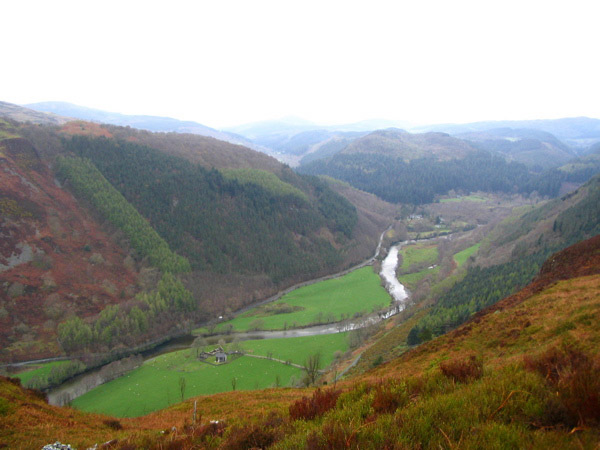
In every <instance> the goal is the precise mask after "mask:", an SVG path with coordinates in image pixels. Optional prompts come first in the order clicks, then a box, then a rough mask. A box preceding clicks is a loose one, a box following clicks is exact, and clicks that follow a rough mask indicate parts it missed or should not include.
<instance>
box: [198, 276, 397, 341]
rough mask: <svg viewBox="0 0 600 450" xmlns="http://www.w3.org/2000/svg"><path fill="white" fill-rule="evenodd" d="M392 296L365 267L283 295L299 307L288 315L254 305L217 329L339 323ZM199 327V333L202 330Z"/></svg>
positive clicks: (286, 301) (285, 299)
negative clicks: (268, 312) (272, 312)
mask: <svg viewBox="0 0 600 450" xmlns="http://www.w3.org/2000/svg"><path fill="white" fill-rule="evenodd" d="M390 301H391V298H390V296H389V294H388V293H387V291H386V290H385V288H384V287H383V286H381V280H380V278H379V275H377V274H376V273H374V272H373V269H372V268H371V267H363V268H362V269H358V270H355V271H353V272H351V273H349V274H347V275H344V276H343V277H340V278H336V279H333V280H326V281H321V282H319V283H315V284H312V285H310V286H305V287H302V288H300V289H296V290H295V291H293V292H290V293H289V294H287V295H285V296H283V297H282V298H281V299H279V300H278V301H277V302H275V304H277V303H286V304H288V305H291V306H292V307H298V308H301V309H300V310H297V311H294V312H291V313H288V314H273V315H265V314H262V313H261V311H265V309H264V308H262V309H261V308H260V307H259V308H254V309H252V310H250V311H248V312H246V313H245V314H243V315H241V316H238V317H236V318H235V319H233V320H231V321H229V322H226V323H223V324H221V325H220V326H219V327H218V328H217V330H218V329H223V328H224V327H226V326H228V325H231V326H233V329H234V330H236V331H247V330H250V329H254V328H256V325H257V322H256V321H257V320H258V321H261V322H262V323H261V326H260V329H263V330H283V329H286V328H295V327H301V326H306V325H310V324H313V323H318V322H321V323H325V322H327V321H328V319H329V322H337V321H340V320H343V318H345V317H352V316H353V315H354V314H356V313H360V312H366V313H369V312H371V311H372V310H373V309H374V308H376V309H380V308H383V307H385V306H388V305H389V304H390ZM201 331H202V330H201V329H200V330H197V331H196V332H201Z"/></svg>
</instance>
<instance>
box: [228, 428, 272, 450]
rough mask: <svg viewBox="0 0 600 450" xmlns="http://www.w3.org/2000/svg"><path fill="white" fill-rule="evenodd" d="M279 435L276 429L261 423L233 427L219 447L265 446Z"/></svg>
mask: <svg viewBox="0 0 600 450" xmlns="http://www.w3.org/2000/svg"><path fill="white" fill-rule="evenodd" d="M280 437H281V436H280V433H278V431H277V430H276V429H273V428H269V427H264V426H262V425H261V424H253V425H246V426H243V427H235V428H233V429H232V430H231V432H230V433H229V436H227V440H226V441H225V443H224V444H223V446H222V447H221V448H224V449H232V450H234V449H235V450H238V449H251V448H267V447H269V446H271V445H272V444H273V443H275V442H276V441H277V440H278V439H279V438H280Z"/></svg>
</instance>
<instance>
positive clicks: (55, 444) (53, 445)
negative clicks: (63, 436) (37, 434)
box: [42, 441, 75, 450]
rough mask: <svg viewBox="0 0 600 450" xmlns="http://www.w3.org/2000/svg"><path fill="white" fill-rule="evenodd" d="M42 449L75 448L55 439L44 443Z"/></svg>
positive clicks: (61, 449)
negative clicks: (51, 442) (50, 442)
mask: <svg viewBox="0 0 600 450" xmlns="http://www.w3.org/2000/svg"><path fill="white" fill-rule="evenodd" d="M42 450H75V449H74V448H73V447H71V446H70V445H69V444H61V443H60V442H58V441H56V442H55V443H54V444H48V445H44V447H43V448H42Z"/></svg>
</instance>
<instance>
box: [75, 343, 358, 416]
mask: <svg viewBox="0 0 600 450" xmlns="http://www.w3.org/2000/svg"><path fill="white" fill-rule="evenodd" d="M235 345H239V347H241V348H242V349H243V351H244V352H247V353H249V354H253V355H259V356H269V354H271V356H272V357H273V358H276V359H281V360H284V361H290V362H292V363H296V364H303V363H304V361H305V360H306V359H307V358H308V356H310V355H313V354H315V353H317V352H318V353H320V355H321V367H322V368H325V367H326V366H327V365H329V364H331V362H332V361H333V358H334V354H335V352H336V351H341V352H345V351H346V350H347V349H348V341H347V333H337V334H333V335H323V336H308V337H299V338H282V339H263V340H255V341H244V342H239V343H238V344H235ZM212 348H214V346H212ZM195 355H196V349H187V350H180V351H176V352H171V353H167V354H164V355H160V356H157V357H155V358H152V359H149V360H148V361H146V362H145V363H144V364H143V365H142V366H141V367H139V368H137V369H135V370H133V371H131V372H129V373H128V374H127V375H124V376H122V377H120V378H117V379H116V380H113V381H110V382H108V383H106V384H103V385H101V386H98V387H97V388H95V389H93V390H92V391H90V392H88V393H87V394H84V395H82V396H81V397H78V398H76V399H75V400H74V401H73V406H74V407H76V408H78V409H81V410H84V411H89V412H98V413H104V414H110V415H114V416H117V417H137V416H141V415H144V414H148V413H150V412H153V411H157V410H159V409H162V408H166V407H167V406H169V405H171V404H173V403H177V402H180V401H181V400H182V394H181V383H182V381H180V380H182V379H183V380H185V388H184V393H183V398H184V399H186V398H189V397H194V396H198V395H208V394H215V393H218V392H226V391H232V390H234V386H233V383H234V382H233V380H235V390H238V391H245V390H254V389H264V388H269V387H278V386H281V387H286V386H292V385H295V384H296V383H297V382H299V381H300V380H301V379H302V377H303V374H304V371H303V370H302V369H299V368H297V367H294V366H291V365H287V364H283V363H281V362H277V361H272V360H267V359H258V358H253V357H250V356H241V357H238V358H236V359H230V361H229V362H227V363H226V364H220V365H218V366H215V365H210V364H206V363H204V362H200V361H198V360H197V359H196V356H195Z"/></svg>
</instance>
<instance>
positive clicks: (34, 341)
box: [0, 124, 142, 361]
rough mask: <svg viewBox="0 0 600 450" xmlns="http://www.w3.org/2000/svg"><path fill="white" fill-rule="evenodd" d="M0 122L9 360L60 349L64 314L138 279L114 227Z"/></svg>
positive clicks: (2, 310) (84, 313)
mask: <svg viewBox="0 0 600 450" xmlns="http://www.w3.org/2000/svg"><path fill="white" fill-rule="evenodd" d="M3 130H4V131H1V132H0V137H1V136H2V134H3V135H4V138H3V139H1V140H0V160H1V162H2V173H1V175H0V211H1V222H0V230H1V231H0V232H1V234H2V240H1V247H0V280H1V282H2V289H0V347H1V349H2V350H1V351H0V353H1V354H0V358H1V359H2V360H4V361H6V360H10V359H12V360H19V359H22V358H23V357H28V358H34V357H44V356H48V355H55V354H57V353H60V352H61V349H60V347H59V346H58V342H57V341H56V330H57V326H58V324H59V323H60V322H61V321H62V320H64V319H65V318H66V317H68V316H69V315H73V314H74V315H77V316H79V317H82V318H88V317H91V316H93V315H95V314H97V313H99V312H100V311H101V310H102V309H103V308H105V307H106V306H108V305H112V304H116V303H120V302H123V301H125V300H126V299H128V298H131V297H133V295H134V294H135V293H136V292H137V291H138V290H139V283H140V282H141V281H142V280H141V279H140V275H139V273H138V266H137V265H136V264H135V263H134V261H133V260H132V259H131V258H130V257H129V255H128V248H129V245H128V244H127V243H126V242H123V241H122V239H121V238H120V236H119V234H118V233H115V230H114V229H111V228H110V227H108V228H107V227H101V226H100V225H99V224H98V222H97V221H96V220H95V218H93V217H90V215H89V214H88V212H87V211H86V209H84V208H82V207H81V205H80V203H78V202H77V200H76V199H75V198H73V196H72V195H71V194H70V193H69V192H68V191H65V190H63V189H61V187H60V186H59V185H58V183H57V182H56V180H55V179H54V175H53V174H52V172H51V171H50V170H49V169H48V167H47V166H46V165H45V164H44V162H43V161H42V160H40V158H39V155H38V153H37V151H36V149H35V148H34V147H33V146H32V145H31V143H30V142H29V141H27V140H25V139H23V138H21V137H18V136H17V135H16V133H18V130H15V129H11V128H7V126H6V124H5V125H4V126H3ZM7 135H10V136H11V137H6V136H7ZM12 136H14V137H12ZM109 233H112V236H111V235H110V234H109Z"/></svg>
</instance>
